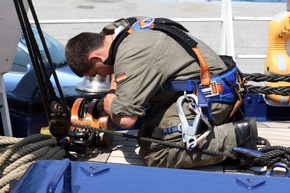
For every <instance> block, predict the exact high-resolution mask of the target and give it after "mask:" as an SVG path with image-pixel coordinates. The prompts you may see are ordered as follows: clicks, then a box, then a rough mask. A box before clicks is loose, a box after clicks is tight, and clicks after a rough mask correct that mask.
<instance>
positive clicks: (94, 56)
mask: <svg viewBox="0 0 290 193" xmlns="http://www.w3.org/2000/svg"><path fill="white" fill-rule="evenodd" d="M88 60H89V61H90V62H91V61H101V62H103V61H102V58H101V57H100V56H99V55H98V54H97V53H94V52H92V53H91V54H89V56H88Z"/></svg>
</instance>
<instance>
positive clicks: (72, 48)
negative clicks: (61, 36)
mask: <svg viewBox="0 0 290 193" xmlns="http://www.w3.org/2000/svg"><path fill="white" fill-rule="evenodd" d="M104 39H105V35H104V34H99V33H93V32H83V33H80V34H78V35H76V36H75V37H73V38H71V39H70V40H69V41H68V42H67V44H66V47H65V57H66V60H67V63H68V65H69V67H70V68H71V70H72V71H73V72H74V73H75V74H76V75H78V76H80V77H83V76H84V75H83V74H84V73H86V72H88V71H89V70H90V69H91V68H92V67H93V66H94V65H95V63H92V62H89V61H88V56H89V54H90V53H91V52H92V51H94V50H97V49H99V48H101V47H103V46H104Z"/></svg>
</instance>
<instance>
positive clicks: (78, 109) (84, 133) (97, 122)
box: [69, 98, 115, 147]
mask: <svg viewBox="0 0 290 193" xmlns="http://www.w3.org/2000/svg"><path fill="white" fill-rule="evenodd" d="M98 102H99V100H98V99H93V100H92V101H91V102H89V101H88V100H87V99H85V98H78V99H76V100H75V102H74V104H73V106H72V110H71V123H74V124H80V125H83V126H84V127H74V126H71V128H70V132H69V137H70V141H71V143H73V144H75V145H80V146H87V145H91V144H96V145H97V146H102V147H107V146H109V145H110V144H111V142H112V140H113V135H108V134H106V133H104V132H101V131H99V130H92V129H88V128H86V127H85V126H90V127H94V128H99V129H102V130H115V127H114V124H113V123H112V121H111V119H110V118H109V116H100V115H99V114H98V109H97V104H98Z"/></svg>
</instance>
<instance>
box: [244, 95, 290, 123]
mask: <svg viewBox="0 0 290 193" xmlns="http://www.w3.org/2000/svg"><path fill="white" fill-rule="evenodd" d="M241 109H242V111H243V113H244V115H245V117H256V119H257V120H258V121H277V120H279V121H285V120H290V107H275V106H270V105H267V104H266V102H265V101H264V99H263V96H262V95H260V94H257V93H254V94H247V95H246V96H245V100H244V104H243V106H242V107H241Z"/></svg>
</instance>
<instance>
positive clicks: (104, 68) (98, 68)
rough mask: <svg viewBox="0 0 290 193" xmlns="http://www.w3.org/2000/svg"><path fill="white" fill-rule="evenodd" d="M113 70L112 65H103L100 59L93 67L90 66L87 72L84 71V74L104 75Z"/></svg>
mask: <svg viewBox="0 0 290 193" xmlns="http://www.w3.org/2000/svg"><path fill="white" fill-rule="evenodd" d="M113 72H114V70H113V66H111V65H105V64H104V63H102V62H101V61H97V62H96V64H95V65H94V67H93V68H91V69H90V70H89V71H88V72H86V73H84V76H91V77H95V76H96V75H97V74H98V75H100V76H101V77H106V76H107V75H110V74H112V73H113Z"/></svg>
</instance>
